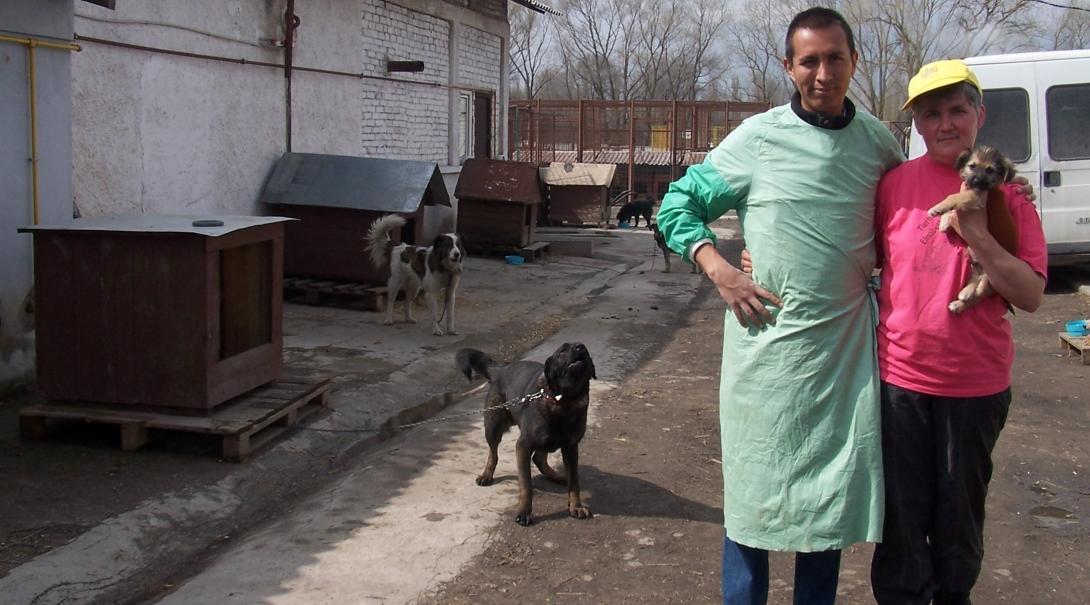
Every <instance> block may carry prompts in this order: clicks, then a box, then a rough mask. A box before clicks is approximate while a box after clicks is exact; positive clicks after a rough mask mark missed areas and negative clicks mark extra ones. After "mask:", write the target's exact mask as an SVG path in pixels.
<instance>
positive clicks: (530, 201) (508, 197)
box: [454, 159, 543, 249]
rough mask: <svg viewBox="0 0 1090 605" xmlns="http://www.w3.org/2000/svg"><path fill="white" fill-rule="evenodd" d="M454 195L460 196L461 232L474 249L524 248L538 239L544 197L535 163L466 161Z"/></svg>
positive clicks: (459, 223)
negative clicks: (538, 225) (538, 221)
mask: <svg viewBox="0 0 1090 605" xmlns="http://www.w3.org/2000/svg"><path fill="white" fill-rule="evenodd" d="M454 196H455V197H457V198H458V231H459V233H461V234H462V235H464V236H465V237H466V241H467V245H469V246H470V247H471V248H477V249H480V248H487V247H514V248H523V247H525V246H528V245H529V244H530V243H531V242H533V241H534V238H535V236H536V232H537V217H538V208H539V206H540V205H541V202H542V200H543V196H542V190H541V178H540V176H539V175H538V169H537V166H535V165H534V164H530V163H528V162H511V161H507V160H488V159H470V160H466V163H465V164H463V165H462V172H461V174H460V175H459V176H458V185H457V187H456V188H455V191H454Z"/></svg>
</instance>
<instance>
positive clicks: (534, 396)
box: [401, 389, 560, 429]
mask: <svg viewBox="0 0 1090 605" xmlns="http://www.w3.org/2000/svg"><path fill="white" fill-rule="evenodd" d="M544 397H545V389H539V390H538V392H536V393H530V394H529V395H523V396H522V397H520V398H518V399H513V400H511V401H506V402H504V403H501V404H499V405H494V406H492V407H487V408H483V409H480V410H471V411H469V412H464V413H461V414H451V415H450V416H443V417H442V418H432V419H430V420H421V421H420V422H410V423H409V424H403V425H401V428H403V429H407V428H412V427H414V426H420V425H422V424H433V423H436V422H447V421H449V420H454V419H456V418H464V417H466V416H475V415H477V414H483V413H485V412H491V411H493V410H503V409H507V408H511V407H514V406H516V405H520V404H523V403H529V402H531V401H534V400H537V399H543V398H544ZM554 399H556V400H558V401H559V400H560V395H557V396H556V397H554Z"/></svg>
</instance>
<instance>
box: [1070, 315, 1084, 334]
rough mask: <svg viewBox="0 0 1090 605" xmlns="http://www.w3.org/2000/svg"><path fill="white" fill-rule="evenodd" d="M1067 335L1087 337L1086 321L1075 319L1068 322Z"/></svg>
mask: <svg viewBox="0 0 1090 605" xmlns="http://www.w3.org/2000/svg"><path fill="white" fill-rule="evenodd" d="M1067 333H1068V334H1070V335H1071V336H1086V321H1085V320H1082V319H1075V320H1072V321H1069V322H1067Z"/></svg>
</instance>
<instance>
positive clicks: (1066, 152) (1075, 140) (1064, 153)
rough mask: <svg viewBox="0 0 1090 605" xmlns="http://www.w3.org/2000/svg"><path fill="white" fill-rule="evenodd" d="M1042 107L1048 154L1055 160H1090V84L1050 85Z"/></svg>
mask: <svg viewBox="0 0 1090 605" xmlns="http://www.w3.org/2000/svg"><path fill="white" fill-rule="evenodd" d="M1045 107H1046V108H1047V111H1048V155H1049V156H1050V157H1052V159H1054V160H1085V159H1090V84H1073V85H1070V86H1053V87H1052V88H1049V89H1048V92H1046V93H1045Z"/></svg>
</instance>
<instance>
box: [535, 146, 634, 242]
mask: <svg viewBox="0 0 1090 605" xmlns="http://www.w3.org/2000/svg"><path fill="white" fill-rule="evenodd" d="M616 170H617V165H616V164H583V163H576V162H553V163H552V164H549V165H548V166H546V167H545V168H542V169H541V180H542V181H544V182H545V187H546V190H547V191H548V199H549V201H548V203H547V204H546V207H547V209H546V211H545V214H546V216H545V217H544V218H545V219H546V222H547V223H548V224H551V225H556V224H568V225H594V226H598V225H601V224H604V223H606V222H608V220H609V186H610V185H611V184H612V183H613V174H614V173H615V172H616Z"/></svg>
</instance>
